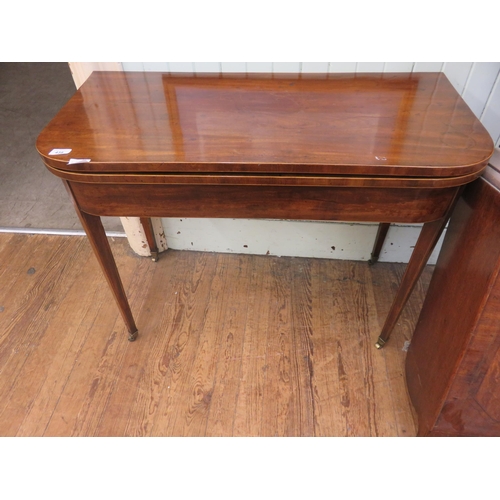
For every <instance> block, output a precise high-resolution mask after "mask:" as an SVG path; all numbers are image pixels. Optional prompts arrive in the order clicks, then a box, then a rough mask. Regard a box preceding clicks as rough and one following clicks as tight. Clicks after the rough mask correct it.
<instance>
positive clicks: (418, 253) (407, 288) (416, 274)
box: [375, 216, 449, 349]
mask: <svg viewBox="0 0 500 500" xmlns="http://www.w3.org/2000/svg"><path fill="white" fill-rule="evenodd" d="M448 218H449V217H448V216H446V217H443V218H441V219H438V220H436V221H433V222H427V223H426V224H424V226H423V227H422V231H421V232H420V236H419V237H418V240H417V244H416V245H415V248H414V250H413V253H412V255H411V258H410V261H409V262H408V265H407V266H406V270H405V273H404V275H403V279H402V280H401V284H400V285H399V289H398V293H397V295H396V297H395V299H394V301H393V303H392V306H391V309H390V311H389V314H388V315H387V318H386V320H385V324H384V326H383V328H382V332H381V333H380V336H379V338H378V341H377V343H376V344H375V347H377V349H381V348H382V347H383V346H384V344H385V343H386V342H387V340H388V338H389V335H390V334H391V331H392V329H393V328H394V326H395V325H396V322H397V320H398V318H399V316H400V314H401V312H402V310H403V307H404V306H405V304H406V302H407V301H408V299H409V297H410V295H411V292H412V291H413V289H414V288H415V285H416V283H417V281H418V279H419V278H420V275H421V274H422V271H423V270H424V267H425V265H426V264H427V261H428V260H429V257H430V256H431V253H432V251H433V250H434V247H435V246H436V243H437V242H438V240H439V237H440V236H441V233H442V232H443V229H444V227H445V226H446V222H447V221H448Z"/></svg>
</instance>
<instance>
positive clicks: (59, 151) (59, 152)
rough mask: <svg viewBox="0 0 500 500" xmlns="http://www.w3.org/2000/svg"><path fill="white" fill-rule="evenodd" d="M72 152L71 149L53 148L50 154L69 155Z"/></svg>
mask: <svg viewBox="0 0 500 500" xmlns="http://www.w3.org/2000/svg"><path fill="white" fill-rule="evenodd" d="M68 153H71V149H53V150H52V151H51V152H50V153H49V155H67V154H68Z"/></svg>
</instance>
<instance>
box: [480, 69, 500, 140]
mask: <svg viewBox="0 0 500 500" xmlns="http://www.w3.org/2000/svg"><path fill="white" fill-rule="evenodd" d="M481 122H482V123H483V125H484V126H485V127H486V130H487V131H488V132H489V133H490V135H491V137H492V139H493V142H494V143H495V145H496V146H498V145H499V144H500V77H497V79H496V82H495V85H494V87H493V90H492V92H491V95H490V97H489V99H488V102H487V103H486V107H485V109H484V112H483V116H482V117H481Z"/></svg>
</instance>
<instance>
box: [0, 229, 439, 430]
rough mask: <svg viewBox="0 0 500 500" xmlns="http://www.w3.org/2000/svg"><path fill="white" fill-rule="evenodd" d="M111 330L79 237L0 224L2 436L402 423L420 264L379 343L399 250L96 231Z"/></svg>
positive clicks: (405, 423)
mask: <svg viewBox="0 0 500 500" xmlns="http://www.w3.org/2000/svg"><path fill="white" fill-rule="evenodd" d="M110 246H111V249H112V251H113V254H114V256H115V259H116V262H117V266H118V268H119V269H120V274H121V277H122V281H123V284H124V287H125V288H126V289H127V291H128V293H129V300H130V304H131V306H132V308H133V309H134V310H135V311H136V316H137V325H138V327H139V328H140V330H141V332H143V334H142V335H141V336H139V337H138V339H137V340H136V342H134V343H133V344H130V343H128V342H126V341H125V342H124V341H123V337H124V335H125V334H126V331H125V328H124V326H123V321H122V318H121V317H120V314H119V312H118V310H117V309H116V307H115V304H114V302H113V296H112V293H111V291H110V289H109V288H108V286H107V284H106V283H105V281H104V280H103V279H102V275H101V270H100V267H99V264H98V262H97V260H96V259H95V257H94V255H93V252H92V248H91V245H90V244H89V241H88V240H87V238H85V237H62V236H42V235H37V236H28V235H14V234H0V279H1V282H2V286H1V287H0V324H1V326H2V328H1V331H0V372H1V374H2V376H1V377H0V435H1V436H311V435H312V436H413V435H415V434H416V432H417V428H416V426H415V423H414V420H413V415H412V408H411V405H410V402H409V399H408V396H407V393H406V387H405V381H404V358H405V355H406V353H405V352H404V351H403V349H402V348H403V345H404V342H405V341H406V340H408V339H410V338H411V333H412V331H413V328H414V326H415V323H416V321H417V317H418V312H419V309H420V307H421V304H422V302H423V299H424V295H425V288H426V285H427V284H428V282H429V279H430V274H431V269H430V268H429V269H426V270H425V271H424V273H423V276H422V279H421V280H419V282H418V285H417V287H416V290H415V293H414V294H413V295H412V297H411V299H410V301H409V303H408V306H407V307H406V309H405V311H404V312H403V315H402V317H401V320H400V324H398V327H397V328H398V335H396V336H394V339H393V342H390V343H389V344H388V345H387V346H386V347H385V349H384V350H383V351H380V352H375V351H374V349H373V342H372V337H373V335H374V333H375V332H377V331H378V329H379V328H380V325H381V324H382V322H383V320H384V317H385V315H386V314H387V311H388V310H389V308H390V305H391V295H392V294H393V293H394V292H395V290H396V289H397V283H398V281H399V280H400V278H401V275H402V273H403V271H404V267H405V266H404V265H402V264H387V263H379V264H377V265H376V266H367V265H366V263H362V262H350V261H335V260H327V259H305V258H285V257H282V258H278V257H271V256H250V255H245V256H243V255H231V254H212V253H200V252H180V251H173V250H171V251H168V252H166V253H165V254H164V255H162V258H161V259H160V260H159V261H158V262H156V263H154V262H152V261H151V259H147V258H141V257H138V256H137V255H135V254H134V253H133V252H132V251H131V250H130V248H129V246H128V244H127V241H126V240H125V239H124V238H117V239H110Z"/></svg>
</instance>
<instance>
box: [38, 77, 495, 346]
mask: <svg viewBox="0 0 500 500" xmlns="http://www.w3.org/2000/svg"><path fill="white" fill-rule="evenodd" d="M36 147H37V150H38V152H39V153H40V155H41V157H42V159H43V161H44V163H45V165H46V167H47V168H48V169H49V170H50V171H51V172H52V173H53V174H55V175H57V176H58V177H60V178H61V179H62V180H63V182H64V184H65V186H66V188H67V190H68V192H69V194H70V196H71V198H72V199H73V202H74V206H75V209H76V212H77V214H78V216H79V218H80V220H81V222H82V224H83V227H84V229H85V231H86V233H87V235H88V238H89V240H90V243H91V244H92V247H93V249H94V252H95V255H96V257H97V259H98V260H99V263H100V264H101V266H102V269H103V271H104V274H105V276H106V278H107V280H108V282H109V284H110V287H111V289H112V292H113V294H114V297H115V299H116V301H117V304H118V307H119V309H120V312H121V314H122V316H123V319H124V321H125V324H126V326H127V329H128V332H129V340H135V338H136V336H137V327H136V325H135V321H134V318H133V315H132V312H131V310H130V307H129V304H128V301H127V297H126V294H125V291H124V289H123V286H122V283H121V279H120V276H119V274H118V270H117V267H116V264H115V261H114V258H113V254H112V252H111V249H110V246H109V244H108V241H107V238H106V234H105V232H104V229H103V227H102V224H101V219H100V217H101V216H120V217H141V218H143V219H144V218H151V217H227V218H272V219H300V220H316V221H317V220H322V221H349V222H378V223H381V225H380V226H379V234H378V236H377V241H376V242H375V246H374V258H373V260H376V257H377V253H378V252H379V251H380V247H381V242H382V241H383V238H384V234H385V232H386V230H387V228H388V225H389V224H390V223H423V226H422V230H421V233H420V236H419V238H418V241H417V243H416V246H415V248H414V250H413V253H412V256H411V259H410V261H409V263H408V265H407V268H406V271H405V274H404V276H403V278H402V282H401V284H400V287H399V290H398V292H397V294H396V297H395V299H394V302H393V304H392V306H391V309H390V311H389V314H388V316H387V319H386V321H385V324H384V326H383V328H382V331H381V333H380V336H379V338H378V341H377V343H376V346H377V347H378V348H380V347H382V346H383V345H384V343H385V342H386V341H387V339H388V337H389V334H390V332H391V330H392V329H393V327H394V326H395V324H396V321H397V319H398V317H399V314H400V313H401V310H402V308H403V306H404V305H405V303H406V301H407V299H408V297H409V295H410V293H411V291H412V289H413V287H414V285H415V283H416V281H417V280H418V278H419V276H420V273H421V271H422V269H423V267H424V266H425V264H426V263H427V260H428V257H429V256H430V254H431V252H432V250H433V248H434V246H435V244H436V243H437V241H438V239H439V236H440V234H441V232H442V230H443V228H444V227H445V225H446V222H447V221H448V218H449V216H450V214H451V211H452V209H453V206H454V204H455V202H456V201H457V199H458V196H459V194H460V192H461V189H462V188H463V186H465V185H466V184H467V183H469V182H471V181H473V180H474V179H476V178H477V177H478V176H479V175H481V173H482V171H483V170H484V168H485V167H486V165H487V163H488V160H489V158H490V156H491V154H492V152H493V143H492V140H491V138H490V136H489V135H488V133H487V132H486V130H485V129H484V127H483V126H482V124H481V123H480V122H479V120H478V119H477V118H476V117H475V116H474V114H473V113H472V112H471V110H470V109H469V108H468V106H467V105H466V104H465V102H464V101H463V100H462V98H461V97H460V95H459V94H458V93H457V92H456V91H455V89H454V88H453V86H452V85H451V84H450V82H449V81H448V79H447V78H446V76H445V75H444V74H442V73H411V74H405V73H393V74H390V73H382V74H374V73H367V74H324V75H323V74H313V75H305V74H303V75H286V74H278V75H276V74H274V75H269V74H203V75H195V76H193V75H185V74H162V73H148V72H144V73H140V72H137V73H133V72H95V73H93V74H92V75H91V76H90V78H89V79H88V80H87V81H86V82H85V83H84V84H83V85H82V87H81V88H80V89H79V90H78V91H77V92H76V93H75V95H74V96H73V97H72V98H71V99H70V100H69V101H68V103H67V104H66V105H65V106H64V107H63V108H62V109H61V110H60V112H59V113H58V114H57V115H56V116H55V118H54V119H53V120H52V121H51V122H50V123H49V124H48V125H47V127H46V128H45V129H44V130H43V131H42V132H41V134H40V136H39V137H38V140H37V144H36Z"/></svg>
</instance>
